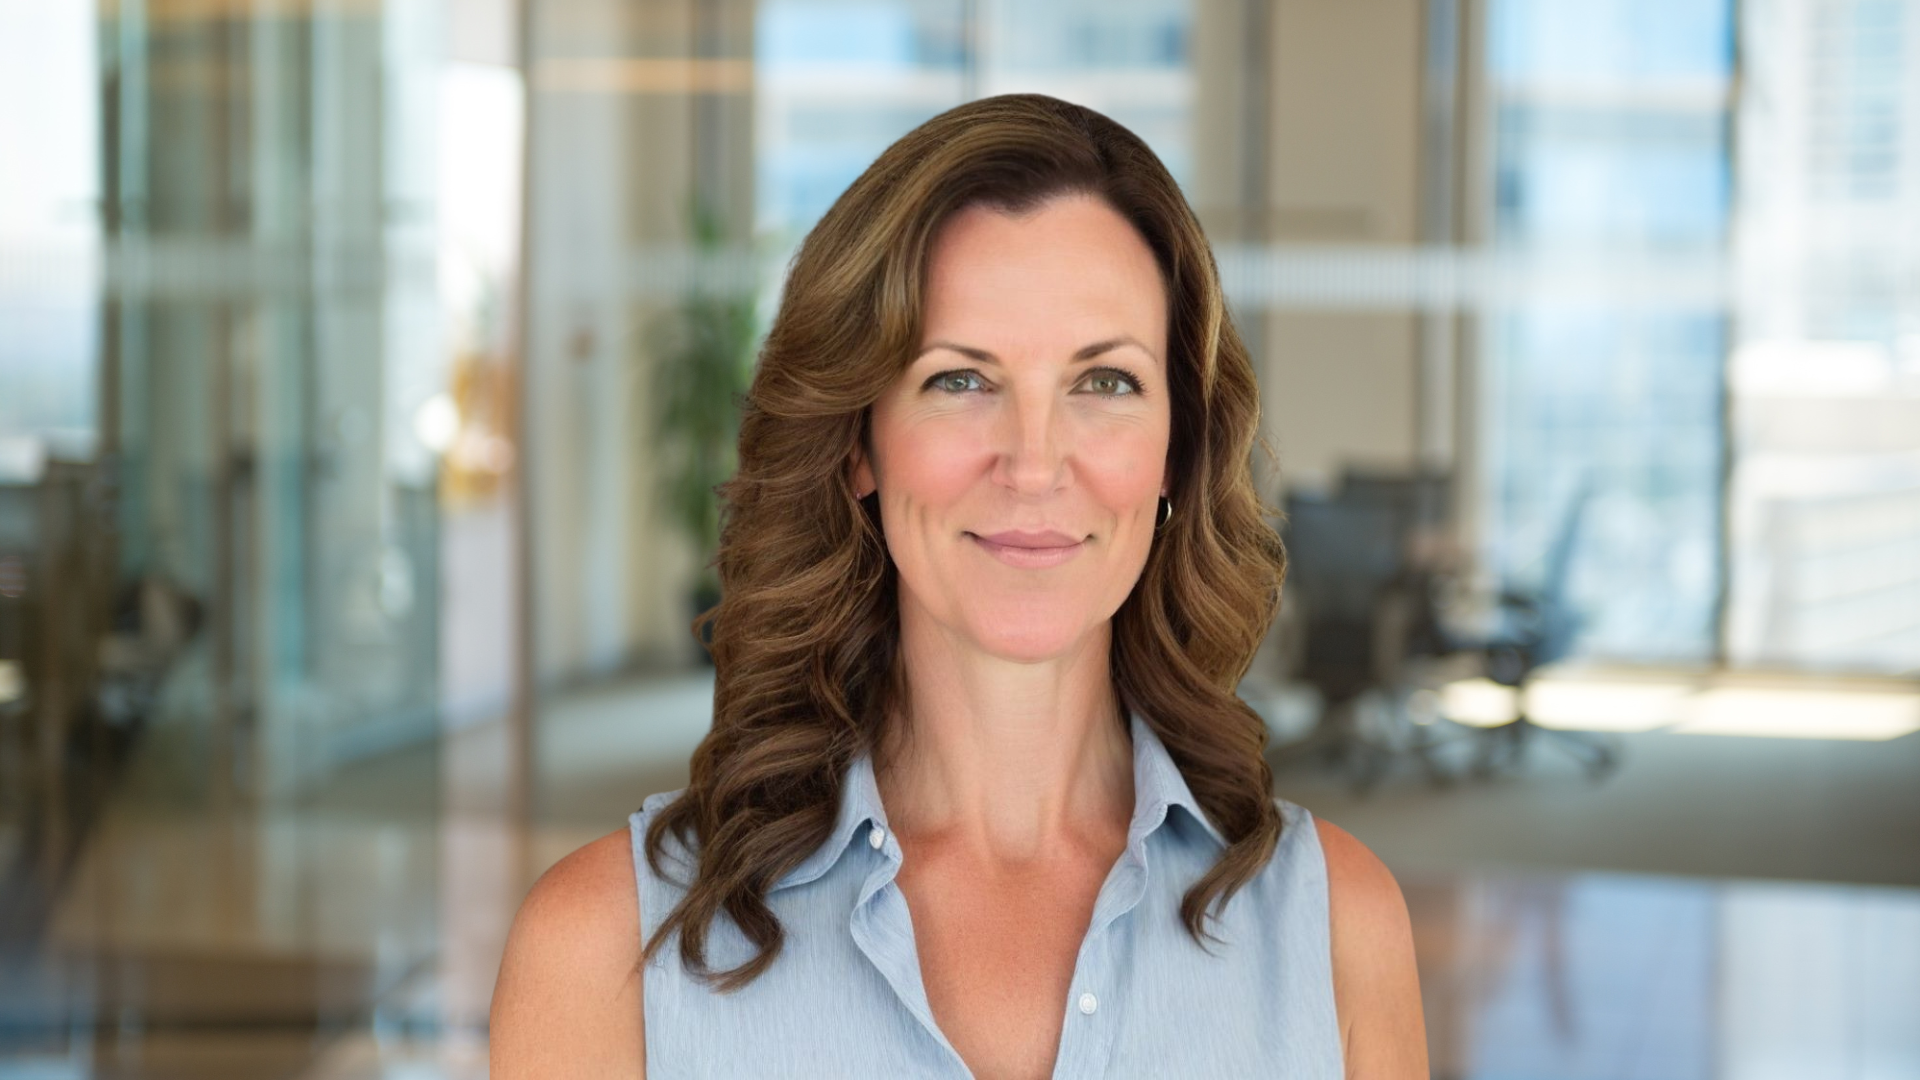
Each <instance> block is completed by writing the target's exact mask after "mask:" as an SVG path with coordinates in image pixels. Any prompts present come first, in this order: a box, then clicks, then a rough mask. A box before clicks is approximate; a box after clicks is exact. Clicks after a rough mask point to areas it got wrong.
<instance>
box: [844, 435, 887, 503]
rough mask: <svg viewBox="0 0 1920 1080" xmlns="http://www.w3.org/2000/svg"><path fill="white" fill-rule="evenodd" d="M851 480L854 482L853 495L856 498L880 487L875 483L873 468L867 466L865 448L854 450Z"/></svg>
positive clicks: (855, 448)
mask: <svg viewBox="0 0 1920 1080" xmlns="http://www.w3.org/2000/svg"><path fill="white" fill-rule="evenodd" d="M851 479H852V481H853V493H854V495H855V496H856V497H858V496H865V495H866V494H867V493H869V492H871V491H872V490H873V489H874V488H876V487H879V486H880V485H878V484H876V483H874V482H873V467H872V466H871V465H868V464H867V452H866V448H865V447H861V446H856V447H854V448H853V471H852V476H851Z"/></svg>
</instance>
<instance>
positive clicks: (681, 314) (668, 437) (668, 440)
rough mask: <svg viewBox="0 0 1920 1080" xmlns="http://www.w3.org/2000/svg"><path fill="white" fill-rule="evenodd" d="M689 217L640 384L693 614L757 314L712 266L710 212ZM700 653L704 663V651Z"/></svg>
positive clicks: (710, 554) (715, 250) (713, 581)
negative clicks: (685, 553) (668, 300)
mask: <svg viewBox="0 0 1920 1080" xmlns="http://www.w3.org/2000/svg"><path fill="white" fill-rule="evenodd" d="M689 218H690V226H691V228H690V230H689V231H690V232H691V234H692V239H693V250H694V254H695V256H696V261H697V264H699V265H696V266H695V267H693V272H692V273H690V274H689V275H688V284H687V289H686V292H685V294H684V295H683V296H682V298H681V300H680V302H679V303H678V305H677V306H676V307H675V308H674V309H673V310H671V311H669V312H667V313H666V315H665V316H664V317H662V318H661V319H660V320H659V321H658V322H657V323H655V324H654V326H653V328H652V332H651V333H650V334H649V342H648V344H649V347H650V349H651V351H652V354H653V361H654V363H653V378H652V379H651V380H650V381H649V382H648V383H647V387H648V389H649V391H650V393H649V395H648V396H649V397H650V398H651V405H652V420H653V432H654V449H655V451H656V453H657V454H658V455H659V456H658V465H659V468H658V476H659V486H658V489H657V496H658V498H659V500H660V506H661V508H662V510H664V511H665V513H666V516H667V520H668V522H669V524H670V525H671V526H672V527H673V528H675V529H677V530H678V531H679V532H680V533H681V535H682V536H684V537H685V538H686V539H687V541H688V543H689V544H690V545H691V546H692V547H693V550H694V552H695V555H696V557H697V558H698V559H699V561H700V570H699V572H698V574H697V575H696V576H695V578H694V581H693V583H692V586H691V588H690V590H689V595H688V597H687V602H688V605H689V609H690V615H689V618H693V617H697V616H698V615H699V614H700V613H701V612H704V611H706V610H708V609H710V608H712V607H713V606H714V605H716V604H718V603H719V602H720V581H719V577H718V576H717V574H716V573H715V571H714V567H713V560H714V556H715V555H716V554H717V552H718V550H719V544H720V508H719V498H718V496H717V494H716V493H715V490H714V489H715V488H716V487H717V486H718V485H720V484H721V483H723V482H724V481H726V480H727V479H729V478H730V477H732V476H733V471H734V468H735V464H736V462H735V452H736V451H735V447H736V443H737V441H738V438H739V432H740V401H741V399H742V398H743V397H744V395H745V394H746V391H747V387H748V384H749V382H750V380H751V378H752V373H753V357H754V349H755V346H756V345H757V343H758V340H759V321H758V317H757V314H756V299H757V297H756V295H755V294H756V292H757V290H756V289H755V288H754V287H753V284H752V282H750V281H749V282H745V283H735V282H730V281H727V280H725V279H726V277H727V275H725V274H721V273H716V272H714V271H716V270H718V269H720V266H719V263H720V256H721V255H722V254H723V252H724V251H725V249H726V231H725V229H724V227H723V224H722V222H721V220H720V218H719V216H718V215H717V214H715V213H714V212H713V210H712V209H711V208H710V207H708V206H706V205H705V204H704V203H701V202H698V201H696V202H695V203H694V204H693V207H692V209H691V211H690V213H689ZM729 286H736V287H731V288H730V287H729ZM700 655H701V659H702V660H703V661H706V662H708V663H711V662H712V657H711V655H710V654H708V653H707V652H706V650H704V649H703V650H702V651H701V654H700Z"/></svg>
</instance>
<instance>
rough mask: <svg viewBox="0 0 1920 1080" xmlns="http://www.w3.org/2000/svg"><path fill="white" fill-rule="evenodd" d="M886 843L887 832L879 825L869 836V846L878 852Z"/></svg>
mask: <svg viewBox="0 0 1920 1080" xmlns="http://www.w3.org/2000/svg"><path fill="white" fill-rule="evenodd" d="M886 842H887V830H885V829H883V828H881V827H880V826H878V825H875V826H874V827H873V831H872V832H869V833H868V834H867V844H868V845H869V846H871V847H872V848H873V849H874V850H875V851H878V850H879V849H880V845H881V844H884V843H886Z"/></svg>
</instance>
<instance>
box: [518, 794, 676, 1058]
mask: <svg viewBox="0 0 1920 1080" xmlns="http://www.w3.org/2000/svg"><path fill="white" fill-rule="evenodd" d="M633 866H634V863H633V846H632V843H631V837H630V832H629V830H628V829H625V828H623V829H620V830H618V831H616V832H612V833H608V834H607V835H605V836H602V837H600V838H599V839H598V840H594V841H592V842H590V843H588V844H586V845H584V846H582V847H580V848H579V849H578V850H576V851H574V852H573V853H572V854H569V855H568V856H567V857H566V858H564V859H561V860H560V861H559V862H557V863H555V864H554V865H553V867H552V868H550V869H549V870H547V872H546V873H544V874H542V875H541V876H540V879H539V880H538V881H536V882H534V884H533V887H532V889H530V890H528V892H527V896H526V899H525V900H524V901H522V902H521V905H520V911H519V913H518V914H517V915H515V916H514V920H513V927H512V929H511V930H509V931H508V934H507V945H506V951H505V953H504V955H503V956H502V957H501V961H500V975H499V978H498V980H497V982H496V983H495V985H494V992H493V1007H492V1014H491V1016H490V1018H489V1028H490V1040H489V1041H490V1050H489V1056H490V1058H491V1066H492V1074H493V1075H494V1076H496V1077H508V1076H534V1075H558V1074H568V1075H584V1074H587V1073H593V1074H596V1075H597V1074H600V1073H602V1072H604V1073H606V1074H607V1075H613V1074H614V1071H615V1070H619V1071H621V1072H622V1073H624V1074H626V1075H640V1074H641V1071H642V1069H643V1065H644V1049H643V1048H644V1046H645V1042H644V1038H645V1036H644V1032H643V1030H642V1009H641V999H640V899H639V894H638V891H637V890H636V889H635V886H634V873H633Z"/></svg>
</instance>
